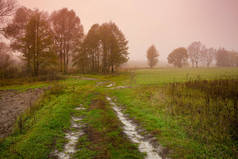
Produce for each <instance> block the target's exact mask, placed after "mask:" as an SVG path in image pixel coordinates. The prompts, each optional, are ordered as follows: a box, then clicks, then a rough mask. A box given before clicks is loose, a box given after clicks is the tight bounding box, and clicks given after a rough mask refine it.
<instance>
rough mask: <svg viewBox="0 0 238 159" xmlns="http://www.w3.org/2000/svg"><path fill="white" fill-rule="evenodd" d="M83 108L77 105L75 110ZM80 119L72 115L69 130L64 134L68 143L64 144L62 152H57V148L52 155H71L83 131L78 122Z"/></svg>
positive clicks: (67, 157)
mask: <svg viewBox="0 0 238 159" xmlns="http://www.w3.org/2000/svg"><path fill="white" fill-rule="evenodd" d="M82 109H85V108H82V107H77V108H75V110H82ZM81 120H82V119H81V118H79V117H72V120H71V129H70V131H69V132H67V133H66V134H65V138H66V139H67V141H68V143H66V144H65V146H64V151H63V152H58V151H57V150H56V151H55V152H54V154H53V156H57V158H58V159H70V158H71V155H73V154H74V153H75V152H76V149H75V147H76V144H77V142H78V139H79V137H80V136H82V135H83V134H84V133H83V131H82V129H81V128H82V124H81V123H80V121H81Z"/></svg>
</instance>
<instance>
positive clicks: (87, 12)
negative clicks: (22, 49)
mask: <svg viewBox="0 0 238 159" xmlns="http://www.w3.org/2000/svg"><path fill="white" fill-rule="evenodd" d="M18 3H19V4H20V5H24V6H26V7H29V8H32V9H33V8H39V9H40V10H44V11H48V12H52V11H54V10H57V9H61V8H63V7H67V8H69V9H73V10H74V11H75V12H76V14H77V15H78V16H79V17H80V19H81V22H82V24H83V26H84V31H85V33H86V32H87V31H88V29H89V28H90V27H91V26H92V25H93V24H95V23H99V24H101V23H103V22H109V21H113V22H115V23H116V24H117V25H118V26H119V28H120V29H121V30H122V31H123V33H124V34H125V36H126V38H127V39H128V40H129V48H130V50H129V51H130V59H131V60H144V59H145V55H146V50H147V48H148V47H149V46H150V45H151V44H154V45H155V46H156V48H157V49H158V51H159V53H160V55H161V57H160V58H161V60H163V61H165V60H166V58H167V55H168V54H169V53H170V52H171V51H172V50H173V49H175V48H176V47H181V46H183V47H187V46H188V45H189V44H190V43H191V42H192V41H198V40H199V41H201V42H202V43H204V44H206V45H207V46H208V47H216V48H218V47H225V48H227V49H233V50H237V51H238V0H18Z"/></svg>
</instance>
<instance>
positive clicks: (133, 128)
mask: <svg viewBox="0 0 238 159" xmlns="http://www.w3.org/2000/svg"><path fill="white" fill-rule="evenodd" d="M107 100H108V101H109V103H110V104H111V105H112V107H113V109H114V111H115V112H116V114H117V117H118V118H119V120H120V121H121V122H122V123H123V125H124V126H123V130H124V133H125V134H126V135H127V136H128V138H129V139H130V140H131V141H132V142H134V143H136V144H139V150H140V151H141V152H143V153H146V159H166V158H167V157H166V156H167V150H166V149H164V148H163V147H162V146H160V145H156V144H153V143H152V140H151V139H150V138H148V137H146V136H143V135H141V134H140V132H139V131H138V127H137V125H136V124H135V123H134V122H133V121H132V120H130V119H129V118H128V117H127V116H126V115H125V114H123V112H122V110H121V108H120V107H119V106H117V105H116V103H114V102H113V100H112V99H111V98H110V97H107ZM146 134H148V132H146ZM167 159H168V158H167Z"/></svg>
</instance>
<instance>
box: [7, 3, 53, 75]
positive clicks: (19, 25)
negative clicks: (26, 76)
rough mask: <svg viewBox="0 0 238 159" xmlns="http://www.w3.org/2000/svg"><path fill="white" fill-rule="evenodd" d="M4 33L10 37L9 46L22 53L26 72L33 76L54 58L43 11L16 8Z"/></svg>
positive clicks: (48, 27) (50, 36)
mask: <svg viewBox="0 0 238 159" xmlns="http://www.w3.org/2000/svg"><path fill="white" fill-rule="evenodd" d="M5 35H6V37H9V38H10V39H11V47H12V48H13V49H15V50H17V51H19V52H21V53H22V54H23V59H24V60H25V61H26V66H27V72H30V73H31V74H32V75H34V76H38V74H39V73H40V71H42V70H43V68H46V66H50V64H52V60H53V61H54V60H56V59H55V58H54V57H55V51H54V50H55V49H54V45H53V33H52V31H51V28H50V25H49V22H48V15H47V14H46V13H44V12H40V11H38V10H34V11H32V10H29V9H26V8H20V9H18V11H17V12H16V15H15V17H14V19H13V21H12V23H11V24H9V25H8V27H7V28H6V32H5ZM47 61H48V62H47ZM50 61H51V62H50Z"/></svg>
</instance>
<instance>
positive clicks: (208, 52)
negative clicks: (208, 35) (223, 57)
mask: <svg viewBox="0 0 238 159" xmlns="http://www.w3.org/2000/svg"><path fill="white" fill-rule="evenodd" d="M215 54H216V50H215V49H214V48H209V49H207V48H206V47H205V46H203V47H202V48H201V59H202V61H203V62H204V63H205V65H206V66H207V67H209V66H210V65H211V63H212V62H213V60H214V58H215Z"/></svg>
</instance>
